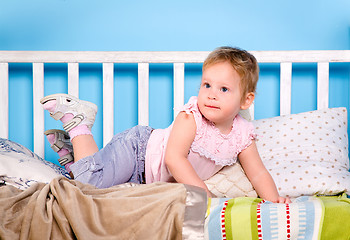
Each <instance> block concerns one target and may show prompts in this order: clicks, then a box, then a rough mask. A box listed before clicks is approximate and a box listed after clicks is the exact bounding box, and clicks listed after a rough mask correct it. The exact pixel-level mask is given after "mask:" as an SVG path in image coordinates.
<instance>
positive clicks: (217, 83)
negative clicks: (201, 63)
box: [198, 62, 241, 133]
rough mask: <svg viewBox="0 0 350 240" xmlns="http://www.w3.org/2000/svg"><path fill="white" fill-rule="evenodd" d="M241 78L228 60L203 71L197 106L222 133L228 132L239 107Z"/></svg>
mask: <svg viewBox="0 0 350 240" xmlns="http://www.w3.org/2000/svg"><path fill="white" fill-rule="evenodd" d="M240 82H241V78H240V76H239V75H238V73H237V72H236V70H234V69H233V67H232V66H231V64H230V63H229V62H221V63H216V64H214V65H212V66H209V67H207V68H206V69H205V70H204V71H203V75H202V83H201V87H200V90H199V94H198V107H199V110H200V111H201V113H202V114H203V116H204V117H205V118H207V119H208V120H209V121H211V122H213V123H214V124H215V125H216V127H218V128H219V130H220V131H221V132H222V133H229V132H230V131H231V127H232V121H233V119H234V118H235V116H236V115H237V114H238V112H239V110H240V109H241V89H240Z"/></svg>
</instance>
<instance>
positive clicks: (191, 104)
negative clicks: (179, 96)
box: [180, 96, 202, 130]
mask: <svg viewBox="0 0 350 240" xmlns="http://www.w3.org/2000/svg"><path fill="white" fill-rule="evenodd" d="M180 111H181V112H185V113H187V114H190V113H192V114H193V116H194V120H195V121H196V125H197V130H198V128H199V127H200V126H201V124H202V114H201V113H200V111H199V109H198V105H197V97H196V96H193V97H191V98H190V100H188V102H187V103H186V104H185V105H184V106H183V107H182V108H181V109H180Z"/></svg>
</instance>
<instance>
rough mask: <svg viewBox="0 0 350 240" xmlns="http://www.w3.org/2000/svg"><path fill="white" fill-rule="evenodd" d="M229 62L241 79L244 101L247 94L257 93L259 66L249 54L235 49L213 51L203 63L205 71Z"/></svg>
mask: <svg viewBox="0 0 350 240" xmlns="http://www.w3.org/2000/svg"><path fill="white" fill-rule="evenodd" d="M225 61H228V62H229V63H231V65H232V67H233V69H235V70H236V71H237V73H238V74H239V76H240V77H241V83H240V86H241V91H242V100H243V99H244V97H245V96H246V94H247V93H249V92H253V93H255V91H256V85H257V83H258V79H259V65H258V62H257V61H256V58H255V57H254V56H253V55H252V54H250V53H249V52H247V51H245V50H242V49H239V48H233V47H219V48H217V49H215V50H214V51H212V52H211V53H210V54H209V55H208V57H207V58H206V59H205V61H204V63H203V71H204V70H205V69H207V68H208V67H210V66H212V65H214V64H216V63H220V62H225Z"/></svg>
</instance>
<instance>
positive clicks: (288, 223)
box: [205, 194, 350, 240]
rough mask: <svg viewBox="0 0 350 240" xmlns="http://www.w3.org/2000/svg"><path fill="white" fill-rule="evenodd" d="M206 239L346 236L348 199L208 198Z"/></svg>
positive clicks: (349, 228) (349, 223)
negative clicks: (267, 200)
mask: <svg viewBox="0 0 350 240" xmlns="http://www.w3.org/2000/svg"><path fill="white" fill-rule="evenodd" d="M205 238H206V239H242V240H246V239H259V240H260V239H264V240H270V239H286V240H288V239H344V240H345V239H350V199H349V198H347V197H346V195H345V194H344V195H342V196H334V197H311V196H303V197H298V198H296V199H295V200H294V201H293V202H292V203H290V204H277V203H271V202H265V201H263V200H262V199H259V198H248V197H246V198H234V199H224V198H221V199H219V198H217V199H210V200H209V203H208V210H207V217H206V221H205Z"/></svg>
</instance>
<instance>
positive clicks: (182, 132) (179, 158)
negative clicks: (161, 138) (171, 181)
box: [165, 112, 211, 196]
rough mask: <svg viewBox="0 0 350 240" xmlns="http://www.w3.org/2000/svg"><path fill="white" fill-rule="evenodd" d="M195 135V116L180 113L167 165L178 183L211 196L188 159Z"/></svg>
mask: <svg viewBox="0 0 350 240" xmlns="http://www.w3.org/2000/svg"><path fill="white" fill-rule="evenodd" d="M195 135H196V122H195V120H194V117H193V115H192V114H187V113H185V112H180V113H179V114H178V116H177V117H176V119H175V121H174V124H173V128H172V130H171V133H170V136H169V139H168V144H167V148H166V151H165V163H166V165H167V167H168V169H169V171H170V172H171V174H172V175H173V177H174V178H175V180H176V181H177V182H179V183H185V184H189V185H194V186H198V187H201V188H203V189H205V190H206V192H207V194H208V196H210V195H211V194H210V192H209V190H208V188H207V186H206V185H205V183H204V182H203V180H201V179H200V178H199V176H198V174H197V173H196V171H195V170H194V169H193V167H192V165H191V163H190V162H189V161H188V159H187V156H188V152H189V150H190V147H191V144H192V142H193V140H194V138H195Z"/></svg>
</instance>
